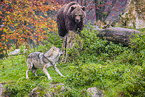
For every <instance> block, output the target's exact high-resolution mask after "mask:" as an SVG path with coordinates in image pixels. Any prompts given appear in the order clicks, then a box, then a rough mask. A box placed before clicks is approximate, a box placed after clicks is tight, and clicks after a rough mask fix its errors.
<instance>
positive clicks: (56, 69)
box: [54, 65, 63, 76]
mask: <svg viewBox="0 0 145 97" xmlns="http://www.w3.org/2000/svg"><path fill="white" fill-rule="evenodd" d="M54 69H55V71H56V72H57V73H58V74H59V75H60V76H63V75H62V74H61V73H60V71H59V70H58V68H57V67H56V65H54Z"/></svg>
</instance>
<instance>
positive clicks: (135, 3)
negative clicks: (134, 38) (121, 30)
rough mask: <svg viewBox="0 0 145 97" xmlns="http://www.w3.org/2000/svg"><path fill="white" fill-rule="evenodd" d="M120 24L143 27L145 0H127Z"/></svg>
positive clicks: (144, 23) (137, 27) (144, 21)
mask: <svg viewBox="0 0 145 97" xmlns="http://www.w3.org/2000/svg"><path fill="white" fill-rule="evenodd" d="M121 24H122V26H125V27H131V28H136V29H142V28H145V0H128V4H127V8H126V10H125V12H124V14H123V15H122V16H121Z"/></svg>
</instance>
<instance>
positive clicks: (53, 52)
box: [45, 46, 63, 57]
mask: <svg viewBox="0 0 145 97" xmlns="http://www.w3.org/2000/svg"><path fill="white" fill-rule="evenodd" d="M61 54H63V53H62V52H61V51H60V49H59V48H57V47H54V46H51V48H50V50H49V51H48V52H46V53H45V56H46V57H57V56H60V55H61Z"/></svg>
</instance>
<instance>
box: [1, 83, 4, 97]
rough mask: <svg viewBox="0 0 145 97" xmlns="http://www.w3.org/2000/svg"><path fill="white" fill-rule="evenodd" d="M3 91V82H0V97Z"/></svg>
mask: <svg viewBox="0 0 145 97" xmlns="http://www.w3.org/2000/svg"><path fill="white" fill-rule="evenodd" d="M4 91H5V88H4V86H3V84H0V97H4Z"/></svg>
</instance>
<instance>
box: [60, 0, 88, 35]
mask: <svg viewBox="0 0 145 97" xmlns="http://www.w3.org/2000/svg"><path fill="white" fill-rule="evenodd" d="M85 16H86V13H85V7H84V6H80V5H79V4H78V3H77V2H75V1H73V2H70V3H68V4H65V5H63V6H62V7H61V8H60V9H59V10H58V12H57V26H58V33H59V36H62V37H64V36H65V35H66V34H67V33H68V32H69V31H75V32H80V31H81V30H82V29H83V27H84V17H85Z"/></svg>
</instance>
